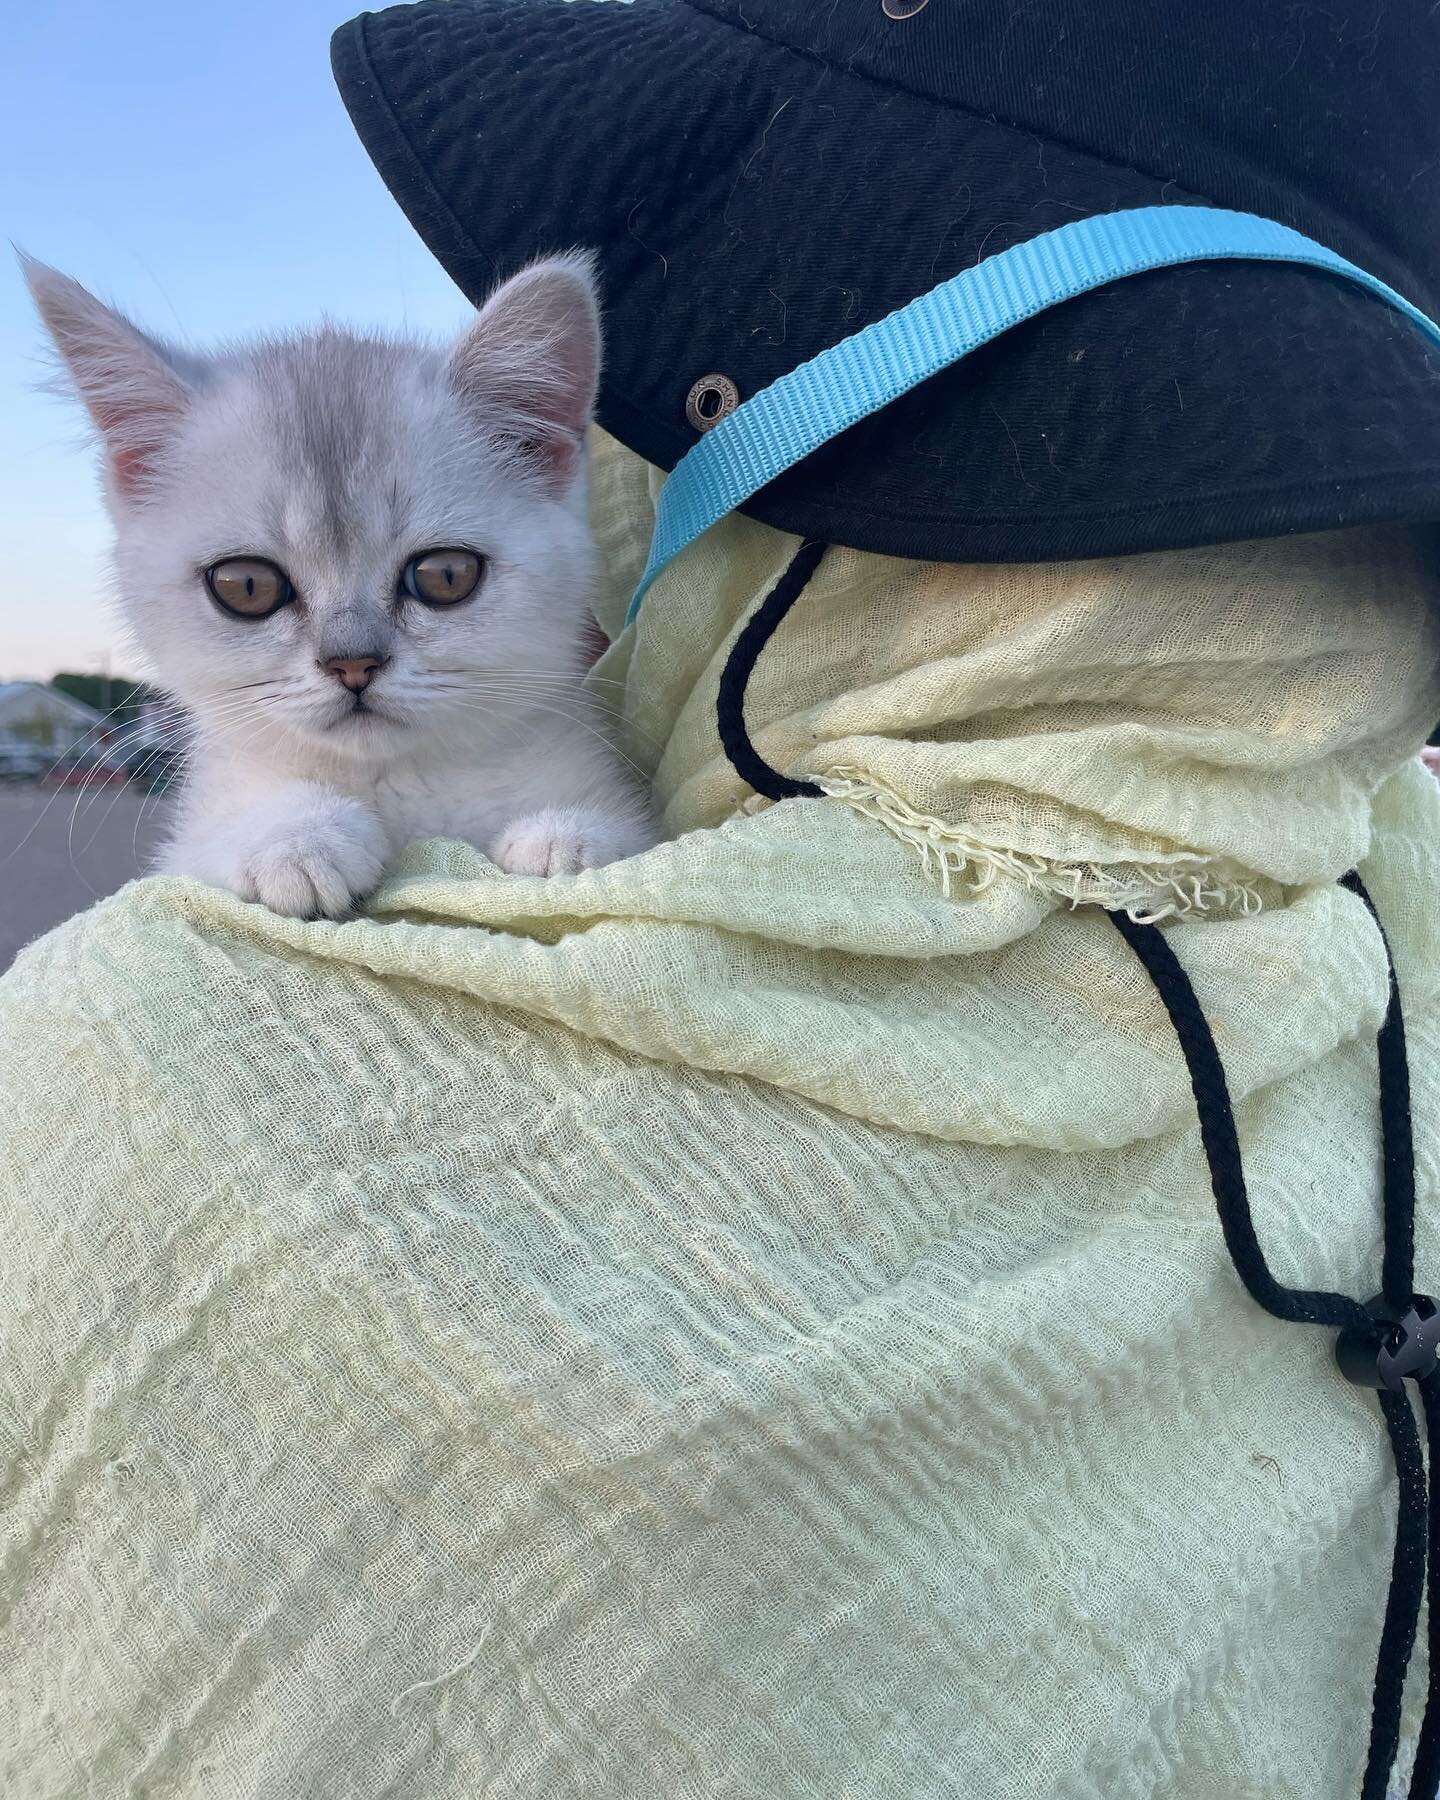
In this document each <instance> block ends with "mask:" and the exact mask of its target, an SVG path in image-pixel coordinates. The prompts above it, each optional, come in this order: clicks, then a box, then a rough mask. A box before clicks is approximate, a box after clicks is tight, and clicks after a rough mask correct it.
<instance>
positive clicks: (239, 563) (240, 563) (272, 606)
mask: <svg viewBox="0 0 1440 1800" xmlns="http://www.w3.org/2000/svg"><path fill="white" fill-rule="evenodd" d="M205 585H206V587H208V588H209V590H210V592H211V594H212V595H213V596H214V598H215V599H216V600H217V601H218V602H219V603H220V605H221V606H222V607H223V608H224V609H225V611H226V612H228V613H238V614H239V615H240V617H241V618H242V619H264V618H268V617H269V615H270V614H271V613H273V612H278V611H279V610H280V608H281V607H282V606H284V605H286V604H287V602H289V601H291V600H293V599H294V598H295V590H294V588H292V587H291V585H290V582H289V579H288V578H287V576H286V574H285V572H284V570H283V569H277V568H276V567H275V565H274V563H272V562H266V561H264V559H263V558H261V557H258V556H231V557H228V558H227V559H226V560H225V561H224V562H218V563H215V564H213V565H212V567H210V568H208V569H207V570H206V571H205Z"/></svg>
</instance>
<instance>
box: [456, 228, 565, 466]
mask: <svg viewBox="0 0 1440 1800" xmlns="http://www.w3.org/2000/svg"><path fill="white" fill-rule="evenodd" d="M450 378H451V380H452V381H453V382H454V384H455V386H456V388H457V389H458V390H459V392H460V394H461V395H462V396H463V397H464V398H465V399H466V400H467V401H469V402H471V403H472V404H473V405H474V406H475V407H476V409H477V411H478V412H479V414H480V417H481V419H482V421H483V423H484V425H485V427H486V428H487V429H488V430H492V431H496V432H498V433H499V434H500V435H501V436H502V437H503V438H505V439H506V440H508V441H509V442H511V443H513V444H516V445H518V446H520V447H521V448H522V449H523V451H524V453H525V454H526V456H527V457H528V458H532V459H533V460H534V462H535V463H536V464H537V465H538V467H539V468H540V469H541V471H542V472H543V475H544V479H545V484H546V486H547V488H549V489H550V491H551V492H552V493H555V494H563V493H564V492H565V490H566V489H567V488H568V487H569V485H570V482H571V480H572V478H573V477H574V474H575V471H576V468H577V467H578V465H579V462H580V457H581V454H582V451H583V449H584V441H585V427H586V426H587V425H588V424H589V423H590V414H591V412H592V411H593V409H594V406H595V387H596V383H597V382H598V380H599V378H600V307H599V304H598V302H597V300H596V296H595V275H594V269H593V266H592V264H591V261H590V258H589V257H588V256H586V255H583V254H581V253H579V252H576V253H574V254H572V255H569V256H554V257H549V258H547V259H546V260H545V261H544V262H538V263H532V264H531V265H530V267H529V268H528V269H522V270H521V271H520V273H519V274H518V275H514V276H512V277H511V279H510V280H509V281H507V282H505V284H504V285H503V286H502V287H498V288H497V289H496V290H495V292H494V293H493V294H492V295H491V296H490V298H489V299H488V300H487V301H486V302H485V304H484V306H483V307H481V309H480V312H479V314H478V315H477V317H476V319H475V323H474V324H473V325H472V326H471V327H470V329H469V330H468V331H467V332H466V333H465V335H464V336H463V337H462V338H461V339H460V341H459V343H457V344H456V346H455V348H454V350H453V351H452V352H451V354H450Z"/></svg>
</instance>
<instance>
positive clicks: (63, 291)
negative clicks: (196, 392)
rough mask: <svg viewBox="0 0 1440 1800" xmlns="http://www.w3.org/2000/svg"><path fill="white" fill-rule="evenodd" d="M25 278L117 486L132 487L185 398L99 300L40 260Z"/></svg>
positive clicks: (168, 369) (161, 352)
mask: <svg viewBox="0 0 1440 1800" xmlns="http://www.w3.org/2000/svg"><path fill="white" fill-rule="evenodd" d="M21 266H22V268H23V270H24V273H25V279H26V281H27V282H28V284H29V287H30V292H31V294H32V295H33V296H34V299H35V304H36V307H37V308H38V310H39V313H40V316H41V318H42V319H43V320H44V321H45V324H46V326H47V327H48V329H49V332H50V336H51V337H52V339H53V340H54V343H55V348H56V349H57V350H58V351H59V352H60V355H61V357H62V358H63V359H64V362H65V366H66V368H67V369H68V370H69V372H70V378H71V380H72V381H73V382H74V384H75V391H76V392H77V393H78V395H79V396H80V398H81V400H83V401H84V403H85V406H86V409H87V410H88V412H89V414H90V417H91V418H92V419H93V420H94V421H95V424H96V427H97V428H98V430H99V432H100V435H101V437H102V439H103V440H104V444H105V453H106V458H107V460H108V462H109V464H110V468H111V470H112V472H113V474H114V477H115V485H116V487H117V488H118V490H119V491H120V492H121V493H122V494H124V495H126V496H127V497H128V496H131V495H133V494H134V493H135V492H136V490H137V489H138V488H139V487H140V485H141V483H142V482H143V480H144V478H145V476H146V474H147V473H148V472H149V470H150V467H151V465H152V464H153V463H154V460H155V458H156V455H157V454H158V452H159V451H160V449H161V448H162V447H163V446H164V444H165V442H166V440H167V439H168V438H169V437H170V435H171V433H172V432H173V431H174V430H175V428H176V427H177V425H178V424H179V422H180V419H181V415H182V414H183V413H184V411H185V408H186V407H187V405H188V404H189V401H190V389H189V388H188V387H187V385H186V383H185V382H184V381H183V380H182V379H181V376H180V373H179V370H178V368H177V366H176V364H175V362H173V361H172V360H171V354H170V353H168V352H166V351H165V349H164V348H163V347H162V346H161V345H160V344H158V343H154V342H152V341H151V339H149V338H148V337H146V336H145V334H144V333H143V332H141V331H138V330H137V329H136V328H135V327H134V326H133V325H132V324H131V323H130V321H129V320H128V319H126V318H125V317H124V316H123V315H122V314H120V313H118V312H116V311H115V310H114V309H113V308H112V307H109V306H106V305H105V304H104V302H103V301H100V300H97V299H96V298H95V296H94V295H93V294H91V293H89V292H87V290H86V289H85V288H83V287H81V286H80V284H79V282H78V281H72V280H71V279H70V277H69V276H68V275H62V274H61V273H60V272H59V270H58V269H50V268H47V267H46V266H45V265H44V264H43V263H37V262H33V261H31V260H29V259H23V260H22V265H21Z"/></svg>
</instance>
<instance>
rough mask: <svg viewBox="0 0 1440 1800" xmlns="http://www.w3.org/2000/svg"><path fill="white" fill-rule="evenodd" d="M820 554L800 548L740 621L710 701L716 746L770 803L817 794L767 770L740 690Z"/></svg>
mask: <svg viewBox="0 0 1440 1800" xmlns="http://www.w3.org/2000/svg"><path fill="white" fill-rule="evenodd" d="M824 554H825V546H824V544H815V543H804V544H802V545H801V546H800V548H799V549H798V550H797V551H796V552H795V554H794V556H792V557H791V558H790V561H789V563H788V564H787V565H786V569H785V573H784V574H783V575H782V576H781V577H780V579H779V580H778V581H777V582H776V583H775V585H774V587H773V588H771V590H770V592H769V593H768V594H767V595H766V596H765V599H764V601H763V602H762V603H761V605H760V606H759V607H758V608H757V609H756V611H755V612H753V613H752V614H751V615H750V617H749V618H748V619H747V620H746V621H745V629H744V630H743V631H742V632H741V633H740V635H739V637H737V638H736V640H735V643H734V646H733V647H732V649H731V651H730V655H729V658H728V659H727V661H726V664H725V668H724V671H723V672H722V674H721V676H720V692H719V694H718V695H717V696H716V700H715V718H716V722H717V724H718V725H719V727H720V742H721V743H722V744H723V745H724V747H725V754H726V756H727V757H728V758H729V759H730V762H731V763H732V765H733V766H734V769H735V772H736V774H737V775H739V776H740V777H741V778H742V780H744V781H747V782H748V783H749V784H750V786H751V787H752V788H754V789H755V791H756V793H757V794H764V795H765V796H766V798H767V799H770V800H788V799H789V798H791V796H793V795H803V796H804V797H805V798H806V799H812V800H813V799H818V798H819V797H820V795H821V789H819V788H818V787H816V785H815V783H814V782H813V781H795V780H792V779H791V777H790V776H788V775H782V774H781V773H780V771H779V770H778V769H772V768H771V766H770V764H769V763H767V762H766V761H765V759H764V758H763V757H762V756H761V755H760V753H759V752H758V751H757V750H756V748H755V746H754V745H753V744H752V743H751V742H750V737H749V733H748V732H747V731H746V730H745V687H746V684H747V683H748V682H749V680H750V675H751V671H752V670H753V669H754V667H755V664H756V662H757V661H758V660H759V657H760V652H761V651H762V650H763V649H764V648H765V646H766V644H767V643H768V642H769V641H770V639H771V637H772V636H773V635H774V633H775V629H776V627H777V626H778V625H779V623H780V621H781V620H782V619H783V618H784V617H785V615H786V613H788V612H789V610H790V608H791V607H792V606H793V605H794V604H795V602H796V601H797V600H798V599H799V598H800V595H801V594H802V592H803V591H804V588H805V584H806V582H807V581H809V579H810V577H811V576H812V575H813V574H814V573H815V570H816V567H817V566H818V564H819V561H820V558H821V557H822V556H823V555H824Z"/></svg>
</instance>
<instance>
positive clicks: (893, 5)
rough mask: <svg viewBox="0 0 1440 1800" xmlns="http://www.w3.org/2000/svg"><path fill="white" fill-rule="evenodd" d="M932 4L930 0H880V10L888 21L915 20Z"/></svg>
mask: <svg viewBox="0 0 1440 1800" xmlns="http://www.w3.org/2000/svg"><path fill="white" fill-rule="evenodd" d="M929 4H930V0H880V9H881V11H882V12H883V13H884V14H885V17H886V18H887V19H913V18H914V17H915V15H916V13H917V12H921V11H923V10H924V8H925V7H927V6H928V5H929Z"/></svg>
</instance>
